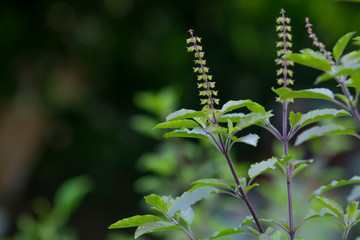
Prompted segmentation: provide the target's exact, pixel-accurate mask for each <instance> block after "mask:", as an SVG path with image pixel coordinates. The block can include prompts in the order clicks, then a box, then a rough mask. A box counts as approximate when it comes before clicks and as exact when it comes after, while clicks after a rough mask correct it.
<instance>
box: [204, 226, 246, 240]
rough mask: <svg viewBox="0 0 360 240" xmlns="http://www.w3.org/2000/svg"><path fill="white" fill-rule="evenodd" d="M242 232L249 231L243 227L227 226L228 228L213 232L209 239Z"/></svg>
mask: <svg viewBox="0 0 360 240" xmlns="http://www.w3.org/2000/svg"><path fill="white" fill-rule="evenodd" d="M240 233H247V232H245V231H244V230H241V229H233V228H227V229H224V230H221V231H220V232H217V233H215V234H213V235H212V236H211V237H210V238H209V239H215V238H219V237H225V236H230V235H234V234H240Z"/></svg>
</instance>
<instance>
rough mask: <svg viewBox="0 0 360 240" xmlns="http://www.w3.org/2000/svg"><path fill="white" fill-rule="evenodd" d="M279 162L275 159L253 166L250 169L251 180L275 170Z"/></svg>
mask: <svg viewBox="0 0 360 240" xmlns="http://www.w3.org/2000/svg"><path fill="white" fill-rule="evenodd" d="M277 162H278V159H277V158H275V157H273V158H270V159H268V160H266V161H262V162H259V163H254V164H251V166H250V169H249V171H248V174H249V177H250V179H251V180H252V179H254V178H255V177H257V176H259V175H260V174H263V173H264V172H266V171H267V170H270V169H275V168H276V163H277Z"/></svg>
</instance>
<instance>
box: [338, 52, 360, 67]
mask: <svg viewBox="0 0 360 240" xmlns="http://www.w3.org/2000/svg"><path fill="white" fill-rule="evenodd" d="M358 62H360V51H352V52H350V53H348V54H346V55H344V56H343V57H342V58H341V63H342V64H343V65H344V66H349V65H353V64H355V63H358Z"/></svg>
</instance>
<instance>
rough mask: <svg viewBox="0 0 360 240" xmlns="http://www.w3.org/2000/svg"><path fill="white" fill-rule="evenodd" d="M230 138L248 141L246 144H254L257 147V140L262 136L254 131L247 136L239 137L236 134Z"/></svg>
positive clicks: (235, 140) (242, 141)
mask: <svg viewBox="0 0 360 240" xmlns="http://www.w3.org/2000/svg"><path fill="white" fill-rule="evenodd" d="M230 138H231V140H232V141H234V142H241V143H246V144H248V145H251V146H254V147H256V145H257V142H258V140H259V139H260V137H259V136H258V135H256V134H252V133H250V134H248V135H246V136H243V137H239V138H237V137H235V136H231V137H230Z"/></svg>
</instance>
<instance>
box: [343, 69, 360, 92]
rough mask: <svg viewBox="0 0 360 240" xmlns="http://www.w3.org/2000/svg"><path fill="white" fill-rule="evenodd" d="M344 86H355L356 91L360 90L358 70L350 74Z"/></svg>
mask: <svg viewBox="0 0 360 240" xmlns="http://www.w3.org/2000/svg"><path fill="white" fill-rule="evenodd" d="M346 86H348V87H353V88H355V91H356V92H359V91H360V72H359V73H354V74H353V75H351V78H350V79H349V80H348V81H346Z"/></svg>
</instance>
